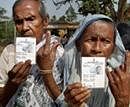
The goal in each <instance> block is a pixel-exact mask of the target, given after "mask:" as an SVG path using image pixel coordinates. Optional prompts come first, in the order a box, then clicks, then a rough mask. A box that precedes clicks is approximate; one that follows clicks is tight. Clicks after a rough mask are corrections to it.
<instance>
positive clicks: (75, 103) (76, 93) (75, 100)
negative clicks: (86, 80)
mask: <svg viewBox="0 0 130 107" xmlns="http://www.w3.org/2000/svg"><path fill="white" fill-rule="evenodd" d="M90 95H91V90H90V89H89V88H87V87H85V86H82V84H81V83H78V82H77V83H74V84H70V85H68V86H67V88H66V90H65V92H64V96H65V101H66V102H67V103H68V104H69V105H70V107H80V106H81V105H82V104H83V103H84V102H85V101H86V100H87V99H88V98H89V97H90Z"/></svg>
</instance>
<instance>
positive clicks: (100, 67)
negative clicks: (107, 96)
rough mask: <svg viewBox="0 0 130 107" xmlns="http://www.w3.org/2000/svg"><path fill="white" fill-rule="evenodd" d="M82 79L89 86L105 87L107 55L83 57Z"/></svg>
mask: <svg viewBox="0 0 130 107" xmlns="http://www.w3.org/2000/svg"><path fill="white" fill-rule="evenodd" d="M81 69H82V70H81V71H82V73H81V78H82V79H81V81H82V84H84V85H85V86H87V87H89V88H104V87H105V57H82V59H81Z"/></svg>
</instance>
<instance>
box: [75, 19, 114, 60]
mask: <svg viewBox="0 0 130 107" xmlns="http://www.w3.org/2000/svg"><path fill="white" fill-rule="evenodd" d="M114 38H115V37H114V27H113V25H112V24H111V23H108V22H104V21H96V22H94V23H92V24H91V25H89V27H87V28H86V29H85V31H84V33H83V34H82V37H81V39H80V40H79V41H77V43H78V44H77V46H78V49H79V50H80V51H81V55H82V56H89V57H106V58H108V57H109V56H110V55H111V53H112V52H113V49H114V45H115V44H114V41H115V39H114Z"/></svg>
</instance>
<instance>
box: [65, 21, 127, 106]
mask: <svg viewBox="0 0 130 107" xmlns="http://www.w3.org/2000/svg"><path fill="white" fill-rule="evenodd" d="M114 42H115V36H114V27H113V24H112V23H108V22H103V21H96V22H94V23H92V24H91V25H89V27H87V28H86V29H85V30H84V32H83V34H82V36H81V38H80V39H79V40H77V41H76V46H77V49H78V51H80V52H81V56H89V57H106V58H108V57H109V56H110V55H111V54H112V52H113V50H114V46H115V43H114ZM114 71H116V72H115V73H114V72H112V74H108V77H109V81H110V83H111V82H112V79H111V76H110V75H112V76H114V78H115V79H114V80H115V81H116V85H117V87H118V88H119V89H118V88H115V87H114V86H112V85H110V88H111V91H112V93H113V95H114V97H115V100H116V107H123V106H121V105H119V104H118V103H119V101H120V99H122V101H126V102H127V106H125V107H128V100H126V98H125V97H124V96H126V97H127V98H128V97H129V96H128V92H129V90H128V82H127V81H128V78H127V73H126V72H125V70H124V68H123V67H120V68H117V69H115V70H114ZM118 71H119V72H118ZM113 74H114V75H113ZM116 75H117V76H116ZM77 85H78V86H79V87H78V89H77V87H76V86H77ZM86 87H87V86H86ZM122 87H124V88H122ZM83 88H84V87H83V86H82V85H81V83H74V84H71V85H68V87H67V90H68V91H66V92H65V93H64V95H65V98H66V101H67V102H68V103H70V105H73V106H74V107H75V106H76V105H77V104H79V105H78V106H82V104H83V103H84V102H85V101H86V100H87V99H88V98H89V97H90V95H91V91H89V90H90V89H89V88H85V89H84V91H79V90H82V89H83ZM124 89H126V90H124ZM78 91H79V93H78ZM73 93H74V94H73ZM122 101H121V102H122Z"/></svg>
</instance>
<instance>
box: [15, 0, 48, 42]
mask: <svg viewBox="0 0 130 107" xmlns="http://www.w3.org/2000/svg"><path fill="white" fill-rule="evenodd" d="M14 22H15V26H16V29H17V32H18V33H20V34H21V36H24V37H28V36H31V37H36V40H37V43H38V42H40V40H41V38H42V35H43V33H44V31H43V27H46V26H47V25H48V21H47V19H43V18H42V17H41V15H40V13H39V3H37V2H36V1H31V0H30V1H29V0H28V1H27V2H26V0H23V2H22V3H21V4H18V5H17V6H16V7H15V10H14Z"/></svg>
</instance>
